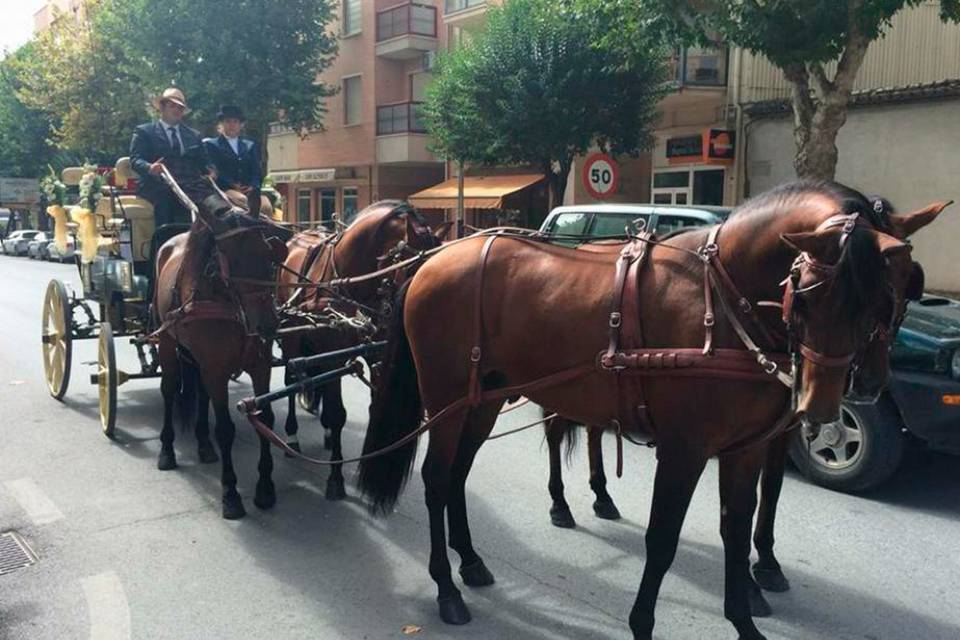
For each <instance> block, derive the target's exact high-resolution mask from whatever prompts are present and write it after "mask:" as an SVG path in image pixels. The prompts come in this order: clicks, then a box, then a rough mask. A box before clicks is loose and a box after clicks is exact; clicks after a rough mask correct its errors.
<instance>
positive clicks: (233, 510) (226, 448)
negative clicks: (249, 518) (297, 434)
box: [203, 371, 247, 520]
mask: <svg viewBox="0 0 960 640" xmlns="http://www.w3.org/2000/svg"><path fill="white" fill-rule="evenodd" d="M229 379H230V376H229V374H228V373H225V372H220V375H217V374H212V373H209V372H206V371H204V376H203V384H204V385H205V386H206V387H207V393H209V394H210V400H211V401H212V402H213V413H214V416H215V417H216V420H217V425H216V429H215V434H216V437H217V446H219V447H220V486H221V488H222V490H223V496H222V499H221V500H222V507H223V517H224V518H226V519H227V520H238V519H240V518H242V517H243V516H245V515H247V511H246V509H244V508H243V500H242V499H241V498H240V494H239V493H237V474H236V473H235V472H234V470H233V439H234V435H235V433H236V428H235V427H234V425H233V420H231V419H230V409H229V407H228V406H227V380H229Z"/></svg>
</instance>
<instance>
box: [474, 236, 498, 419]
mask: <svg viewBox="0 0 960 640" xmlns="http://www.w3.org/2000/svg"><path fill="white" fill-rule="evenodd" d="M497 237H498V236H496V235H492V236H490V237H488V238H487V241H486V242H484V243H483V249H481V250H480V262H479V264H478V265H477V274H476V285H475V291H474V317H475V323H474V326H475V331H474V334H473V335H474V341H473V347H472V348H471V349H470V379H469V382H468V385H469V386H468V392H467V404H468V405H469V406H471V407H475V406H477V405H478V404H480V403H481V401H482V400H483V381H482V376H481V369H480V367H481V365H482V360H483V274H484V272H485V271H486V270H487V269H486V266H487V258H488V257H489V256H490V248H491V247H493V243H494V241H495V240H496V239H497Z"/></svg>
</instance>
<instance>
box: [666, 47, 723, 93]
mask: <svg viewBox="0 0 960 640" xmlns="http://www.w3.org/2000/svg"><path fill="white" fill-rule="evenodd" d="M674 65H675V66H676V78H675V79H676V81H677V82H679V83H680V84H681V85H700V86H707V87H725V86H726V85H727V50H726V49H712V48H711V49H705V48H702V47H684V48H681V49H678V50H677V52H676V55H675V59H674Z"/></svg>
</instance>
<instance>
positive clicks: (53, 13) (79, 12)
mask: <svg viewBox="0 0 960 640" xmlns="http://www.w3.org/2000/svg"><path fill="white" fill-rule="evenodd" d="M83 11H84V9H83V0H47V2H45V3H44V5H43V6H42V7H40V8H39V9H37V10H36V12H34V14H33V32H34V33H35V34H37V33H40V32H42V31H45V30H47V29H48V28H50V25H51V24H53V21H54V19H55V18H56V17H57V16H58V15H72V16H74V19H75V20H80V19H82V18H83V15H84V13H83Z"/></svg>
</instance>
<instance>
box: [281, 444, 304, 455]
mask: <svg viewBox="0 0 960 640" xmlns="http://www.w3.org/2000/svg"><path fill="white" fill-rule="evenodd" d="M287 446H288V447H290V448H291V449H293V450H294V451H296V452H297V453H300V452H301V450H300V443H299V442H288V443H287ZM283 457H285V458H293V457H294V456H293V455H291V454H289V453H287V452H286V451H284V452H283Z"/></svg>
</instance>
